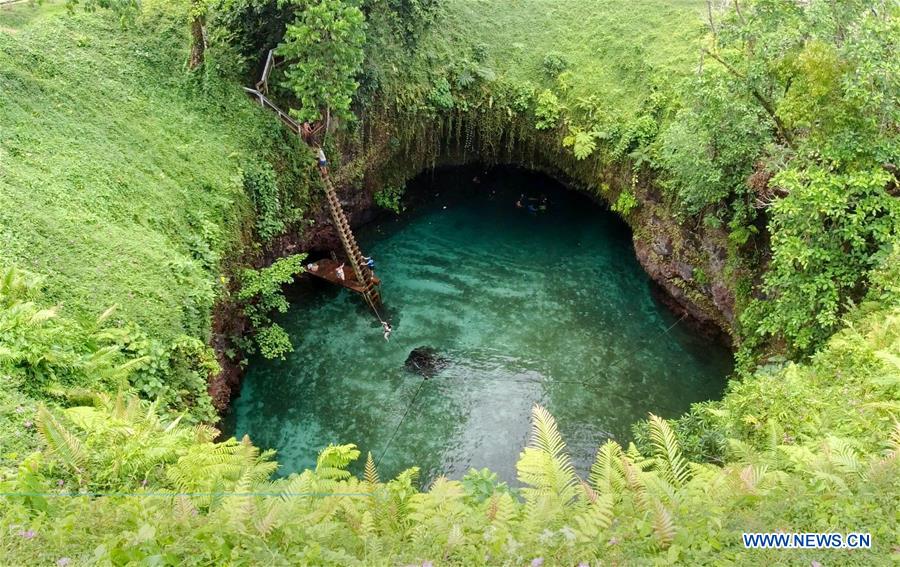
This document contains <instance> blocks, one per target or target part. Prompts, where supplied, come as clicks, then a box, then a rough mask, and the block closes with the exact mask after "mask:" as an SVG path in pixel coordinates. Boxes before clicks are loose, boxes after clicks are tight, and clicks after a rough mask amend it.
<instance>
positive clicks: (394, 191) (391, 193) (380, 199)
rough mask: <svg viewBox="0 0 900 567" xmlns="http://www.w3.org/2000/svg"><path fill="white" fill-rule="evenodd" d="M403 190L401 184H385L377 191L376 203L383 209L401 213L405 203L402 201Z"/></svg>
mask: <svg viewBox="0 0 900 567" xmlns="http://www.w3.org/2000/svg"><path fill="white" fill-rule="evenodd" d="M403 191H404V188H403V187H401V186H394V185H385V186H384V187H382V188H381V190H380V191H378V192H376V193H375V195H374V198H375V204H376V205H378V206H379V207H381V208H382V209H387V210H389V211H394V212H395V213H397V214H400V212H402V211H403V203H402V202H401V201H402V199H403Z"/></svg>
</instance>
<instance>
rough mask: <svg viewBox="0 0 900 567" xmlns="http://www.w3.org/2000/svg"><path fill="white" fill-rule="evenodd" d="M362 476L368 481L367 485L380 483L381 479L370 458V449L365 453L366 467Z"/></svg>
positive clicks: (373, 461)
mask: <svg viewBox="0 0 900 567" xmlns="http://www.w3.org/2000/svg"><path fill="white" fill-rule="evenodd" d="M364 478H365V479H366V482H367V483H369V485H370V486H372V487H374V486H375V485H377V484H381V480H380V479H379V478H378V469H377V468H376V467H375V460H374V459H373V458H372V451H369V454H368V455H366V469H365V473H364Z"/></svg>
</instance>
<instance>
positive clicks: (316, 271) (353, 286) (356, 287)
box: [306, 258, 381, 293]
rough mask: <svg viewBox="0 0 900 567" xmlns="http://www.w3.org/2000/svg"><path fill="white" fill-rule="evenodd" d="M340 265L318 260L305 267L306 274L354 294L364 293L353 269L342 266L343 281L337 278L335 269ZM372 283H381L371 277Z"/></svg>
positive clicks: (339, 263)
mask: <svg viewBox="0 0 900 567" xmlns="http://www.w3.org/2000/svg"><path fill="white" fill-rule="evenodd" d="M340 265H341V262H336V261H334V260H331V259H330V258H325V259H323V260H319V261H318V262H313V263H312V264H309V265H307V266H306V273H307V274H309V275H311V276H316V277H317V278H321V279H323V280H325V281H327V282H330V283H333V284H335V285H339V286H341V287H345V288H347V289H349V290H351V291H355V292H356V293H365V292H366V287H365V285H364V284H362V283H360V282H359V281H357V279H356V274H354V273H353V268H351V267H350V265H349V264H344V279H341V278H339V277H338V274H337V269H338V267H339V266H340ZM372 283H374V284H375V285H378V284H380V283H381V282H380V281H379V280H378V278H376V277H375V276H372Z"/></svg>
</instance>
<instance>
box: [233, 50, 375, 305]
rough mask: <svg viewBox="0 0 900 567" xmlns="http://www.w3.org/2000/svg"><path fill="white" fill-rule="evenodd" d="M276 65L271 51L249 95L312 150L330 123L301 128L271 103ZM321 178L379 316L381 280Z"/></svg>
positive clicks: (325, 176) (355, 270) (328, 181)
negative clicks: (271, 80) (314, 137)
mask: <svg viewBox="0 0 900 567" xmlns="http://www.w3.org/2000/svg"><path fill="white" fill-rule="evenodd" d="M275 65H276V63H275V56H274V53H273V51H272V50H270V51H269V54H268V56H267V57H266V65H265V67H264V69H263V74H262V78H261V79H260V80H259V82H258V83H256V85H255V86H256V88H255V89H254V88H249V87H244V91H246V92H247V94H248V95H249V96H251V97H253V98H254V99H255V100H256V101H257V102H258V103H259V105H260V106H262V107H263V108H266V109H268V110H271V111H272V112H274V113H275V114H276V115H277V116H278V119H279V120H281V122H282V123H283V124H284V125H285V126H287V127H288V128H289V129H290V130H291V131H292V132H293V133H295V134H297V135H298V136H300V139H301V140H303V141H304V142H306V143H307V144H309V145H310V146H312V145H313V144H312V143H311V141H310V140H309V139H307V138H308V137H309V138H312V137H313V136H315V135H316V134H318V133H319V132H322V131H325V130H327V129H328V123H327V122H328V121H327V120H326V122H325V124H319V126H317V127H315V128H310V127H309V126H308V125H301V124H300V123H299V122H297V121H296V120H294V119H293V118H292V117H291V116H290V115H289V114H288V113H287V112H285V111H283V110H282V109H280V108H279V107H278V106H277V105H276V104H275V103H273V102H272V101H271V100H269V98H268V97H267V96H266V95H265V94H264V93H267V92H268V90H269V89H268V82H269V74H270V73H271V72H272V68H273V67H274V66H275ZM319 175H320V176H321V177H322V183H323V184H324V185H325V198H326V199H327V200H328V208H329V210H330V211H331V220H332V222H333V223H334V228H335V230H336V231H337V233H338V237H339V238H340V239H341V245H343V247H344V252H345V253H346V255H347V260H348V261H349V262H350V267H351V268H352V269H353V274H354V275H355V276H356V281H358V282H359V283H360V285H362V287H363V291H362V295H363V296H364V297H365V298H366V301H367V302H368V303H369V304H370V306H371V307H372V309H373V310H375V314H376V315H378V311H377V309H375V307H376V306H377V305H380V304H381V294H380V293H379V292H378V287H377V286H378V283H377V280H376V279H375V277H374V274H373V273H372V270H371V268H369V266H368V265H367V264H366V260H365V257H364V256H363V254H362V252H360V250H359V245H358V244H357V243H356V237H354V236H353V231H352V230H350V222H349V221H348V220H347V215H346V214H344V209H343V207H341V202H340V201H339V200H338V197H337V192H336V191H335V190H334V184H332V183H331V178H330V177H329V176H328V170H327V169H325V168H323V167H319ZM378 317H379V319H380V318H381V316H380V315H379V316H378Z"/></svg>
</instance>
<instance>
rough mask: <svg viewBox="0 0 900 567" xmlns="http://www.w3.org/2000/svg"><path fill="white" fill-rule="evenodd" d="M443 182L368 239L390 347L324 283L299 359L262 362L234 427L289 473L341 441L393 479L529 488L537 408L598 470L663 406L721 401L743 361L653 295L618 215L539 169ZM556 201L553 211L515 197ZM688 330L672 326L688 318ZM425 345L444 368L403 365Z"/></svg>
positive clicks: (303, 292)
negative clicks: (528, 456) (425, 370)
mask: <svg viewBox="0 0 900 567" xmlns="http://www.w3.org/2000/svg"><path fill="white" fill-rule="evenodd" d="M477 180H478V182H477V183H476V182H474V181H473V173H472V171H471V170H469V169H462V168H457V169H450V170H437V171H435V172H433V173H431V172H429V173H427V174H424V175H422V176H420V177H419V178H417V179H416V180H414V181H413V182H412V183H411V184H410V187H409V188H408V190H407V193H408V195H411V196H413V197H415V196H418V197H420V198H419V199H418V200H419V201H421V204H419V205H417V206H413V207H411V210H408V211H407V212H406V213H405V214H404V215H403V217H402V218H400V219H388V220H384V221H381V222H376V223H374V224H372V225H369V226H367V227H365V228H363V229H362V230H360V231H358V233H357V236H358V239H359V241H360V244H361V247H362V248H363V250H364V251H366V253H368V254H370V255H371V256H372V257H373V258H374V259H375V261H376V262H377V264H376V273H377V274H378V275H379V276H380V277H381V279H382V280H383V284H382V294H383V298H384V302H385V312H386V316H387V317H388V318H389V319H390V320H391V322H392V324H393V328H394V332H393V336H392V337H391V340H390V341H387V342H386V341H385V340H384V338H383V337H382V333H381V326H380V324H379V323H378V320H377V319H376V318H375V317H374V315H373V314H372V312H371V311H370V310H369V308H368V307H367V306H366V305H365V304H364V302H363V300H362V298H361V297H359V296H356V295H354V294H352V293H351V292H348V291H345V290H340V289H337V288H335V287H331V286H329V285H328V284H325V283H323V282H318V281H313V282H304V283H301V284H299V285H296V286H294V287H293V289H291V290H290V294H289V297H290V299H291V301H292V307H291V310H290V311H289V312H288V313H287V314H285V315H284V316H282V317H280V318H279V323H280V324H281V325H282V326H284V328H285V329H286V330H287V331H288V333H289V334H290V335H291V338H292V341H293V343H294V346H295V350H294V352H293V353H291V354H289V355H288V356H287V359H286V360H263V359H260V358H256V359H254V360H251V361H250V365H249V368H248V370H247V373H246V376H245V378H244V382H243V385H242V388H241V392H240V396H239V397H238V398H237V399H236V400H235V402H234V404H233V407H232V410H231V412H230V414H229V416H228V417H227V418H226V421H225V431H226V433H233V434H235V435H237V436H238V437H240V436H243V435H244V434H248V435H249V436H250V438H251V439H252V440H253V442H254V443H255V444H256V445H258V446H260V447H263V448H273V449H276V450H277V452H278V454H277V459H278V461H279V463H280V464H281V468H280V470H279V474H282V475H286V474H290V473H292V472H296V471H300V470H302V469H304V468H309V467H314V466H315V460H316V455H317V452H318V451H319V450H320V449H322V448H323V447H325V446H327V445H328V444H329V443H335V444H339V443H355V444H356V445H357V446H358V447H359V449H360V450H361V451H362V457H361V458H360V460H359V462H357V463H356V464H355V465H354V467H353V468H352V470H353V471H354V472H360V471H361V469H362V466H363V464H364V462H365V455H366V453H367V452H368V451H371V452H372V454H373V457H374V458H375V459H376V461H378V469H379V473H380V475H381V478H382V479H387V478H391V477H393V476H394V475H396V474H397V473H398V472H400V471H402V470H403V469H405V468H408V467H412V466H418V467H420V469H421V473H420V474H421V476H420V478H421V480H422V482H423V484H428V483H429V481H430V480H432V479H433V478H435V477H436V476H437V475H441V474H443V475H446V476H448V477H450V478H461V477H462V476H463V475H464V474H465V473H466V472H467V471H468V470H469V469H470V468H473V467H474V468H482V467H489V468H490V469H492V470H493V471H495V472H496V473H498V475H499V477H500V478H501V479H502V480H505V481H507V482H510V483H512V484H517V483H516V481H515V477H516V473H515V463H516V461H517V459H518V456H519V453H520V451H521V450H522V448H523V447H524V445H525V444H526V442H527V439H528V435H529V429H530V413H531V408H532V406H533V405H534V404H542V405H543V406H544V407H546V408H547V409H548V410H549V411H550V412H551V413H552V414H553V415H554V416H555V418H556V420H557V422H558V424H559V428H560V430H561V432H562V434H563V437H564V439H565V441H566V443H567V445H568V449H569V452H570V454H571V456H572V459H573V462H574V463H575V465H576V469H578V470H579V471H580V472H582V473H585V472H586V471H587V470H588V469H589V467H590V463H591V462H592V460H593V458H594V455H595V453H596V450H597V447H598V446H600V444H601V443H603V442H604V441H605V440H606V439H607V438H613V439H615V440H617V441H619V442H620V443H623V444H626V443H627V442H628V441H629V440H630V438H631V425H632V423H634V422H635V421H637V420H640V419H642V418H645V417H646V416H647V413H648V412H653V413H656V414H658V415H661V416H663V417H675V416H677V415H679V414H681V413H682V412H684V411H685V410H687V409H688V407H689V405H690V404H691V403H692V402H696V401H700V400H707V399H714V398H718V397H720V396H721V395H722V392H723V390H724V387H725V383H726V377H727V375H728V374H729V373H730V371H731V368H732V357H731V353H730V351H729V350H728V349H727V348H726V347H724V346H723V345H720V344H715V343H711V342H710V341H709V340H708V339H705V338H704V337H702V336H700V335H699V334H697V333H696V332H694V331H693V330H692V329H691V328H690V326H689V325H688V324H686V323H684V322H681V323H678V319H677V318H676V317H675V316H674V315H673V314H672V313H670V312H669V311H668V310H667V309H666V308H665V307H664V306H663V305H662V304H661V303H659V302H658V301H657V300H656V299H655V298H654V294H653V293H652V290H651V282H650V280H649V278H648V276H647V275H646V274H645V273H644V272H643V271H642V269H641V267H640V266H639V264H638V262H637V260H636V258H635V256H634V251H633V249H632V246H631V240H630V233H629V230H628V227H627V226H625V225H624V224H623V223H622V222H621V221H620V220H619V219H618V218H617V217H616V216H615V215H614V214H612V213H610V212H608V211H606V210H604V209H603V208H601V207H600V206H598V205H596V204H594V203H593V202H592V201H590V200H589V199H588V198H586V197H585V196H583V195H580V194H577V193H574V192H571V191H567V190H566V189H564V188H563V187H562V186H560V185H559V184H558V183H557V182H555V181H553V180H552V179H550V178H548V177H545V176H543V175H540V174H536V173H531V172H525V171H522V170H518V169H508V168H500V169H494V170H491V171H489V172H487V173H478V179H477ZM522 194H524V195H525V196H526V198H528V197H534V198H536V199H540V198H541V197H542V196H546V197H547V199H548V200H549V206H548V207H547V210H546V211H543V212H537V213H533V212H529V210H528V209H527V208H517V207H516V201H517V200H518V198H519V196H520V195H522ZM673 325H674V326H673ZM420 346H426V347H430V348H433V349H435V350H436V351H437V352H438V354H439V355H440V356H442V357H444V359H445V362H446V366H445V367H444V368H443V370H441V371H440V372H439V373H438V374H437V375H436V376H434V377H432V378H430V379H428V380H423V378H422V377H421V376H419V375H417V374H414V373H411V372H409V371H407V370H406V369H405V368H404V362H405V360H406V358H407V356H408V355H409V353H410V351H411V350H413V349H414V348H416V347H420Z"/></svg>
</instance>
